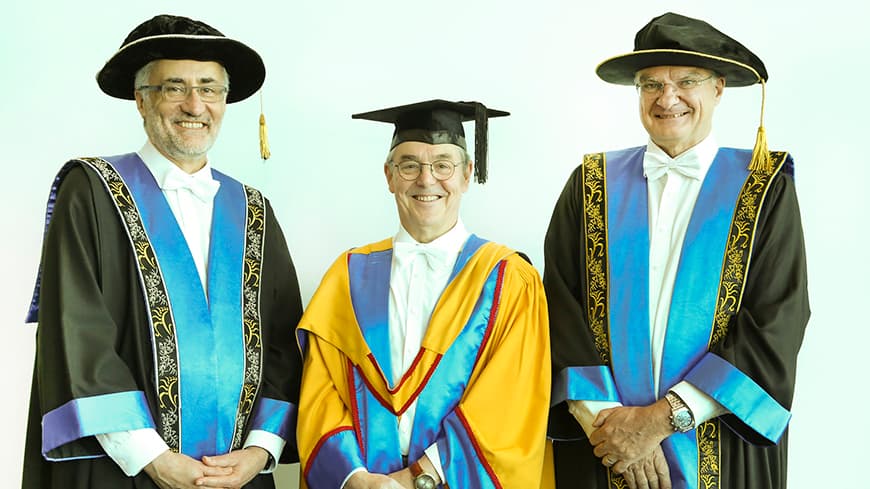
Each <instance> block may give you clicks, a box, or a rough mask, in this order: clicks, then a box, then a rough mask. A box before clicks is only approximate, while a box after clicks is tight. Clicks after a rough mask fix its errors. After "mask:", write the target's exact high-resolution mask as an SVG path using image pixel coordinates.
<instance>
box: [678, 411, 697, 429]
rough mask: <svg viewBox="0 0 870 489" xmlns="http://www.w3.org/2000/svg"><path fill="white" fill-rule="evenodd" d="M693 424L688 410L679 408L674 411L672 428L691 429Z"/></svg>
mask: <svg viewBox="0 0 870 489" xmlns="http://www.w3.org/2000/svg"><path fill="white" fill-rule="evenodd" d="M693 425H694V422H693V420H692V414H691V413H690V412H689V411H687V410H681V411H677V412H676V413H674V428H676V429H678V430H679V431H683V432H685V431H689V430H690V429H692V428H693Z"/></svg>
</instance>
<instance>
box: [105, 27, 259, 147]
mask: <svg viewBox="0 0 870 489" xmlns="http://www.w3.org/2000/svg"><path fill="white" fill-rule="evenodd" d="M156 59H192V60H195V61H214V62H217V63H220V64H221V65H223V67H224V68H225V69H226V70H227V74H228V75H229V77H230V91H229V92H228V93H227V103H228V104H231V103H233V102H238V101H241V100H244V99H246V98H248V97H250V96H251V95H253V94H254V93H256V92H257V90H259V89H260V87H261V86H262V85H263V81H264V80H265V79H266V66H265V64H263V59H262V58H261V57H260V55H259V54H257V52H256V51H254V50H253V49H251V48H250V47H248V46H247V45H245V44H244V43H242V42H240V41H236V40H235V39H230V38H228V37H226V36H224V35H223V34H222V33H221V32H220V31H219V30H217V29H215V28H214V27H212V26H210V25H208V24H206V23H205V22H200V21H198V20H194V19H190V18H187V17H181V16H176V15H158V16H155V17H153V18H151V19H149V20H146V21H145V22H143V23H141V24H139V25H138V26H136V28H135V29H133V31H132V32H130V34H129V35H127V38H126V39H124V42H123V43H121V47H120V48H119V49H118V51H117V52H116V53H115V54H114V55H113V56H112V57H111V58H109V60H108V61H106V64H105V65H104V66H103V68H102V69H101V70H100V71H99V73H97V84H98V85H99V86H100V88H101V89H102V90H103V92H105V93H106V94H108V95H111V96H112V97H117V98H120V99H125V100H133V99H134V98H135V87H134V86H133V84H134V82H135V78H136V72H137V71H139V69H140V68H142V67H143V66H145V65H146V64H148V63H150V62H151V61H154V60H156ZM260 104H261V110H260V112H261V113H260V157H261V158H263V159H267V158H269V156H270V152H269V143H268V137H267V134H266V118H265V116H264V115H263V114H262V99H261V100H260Z"/></svg>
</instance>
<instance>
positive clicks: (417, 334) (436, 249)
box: [342, 219, 470, 487]
mask: <svg viewBox="0 0 870 489" xmlns="http://www.w3.org/2000/svg"><path fill="white" fill-rule="evenodd" d="M469 236H470V233H469V232H468V230H466V228H465V225H464V224H463V223H462V219H459V220H458V221H457V222H456V225H455V226H453V228H452V229H451V230H450V231H447V232H446V233H444V234H443V235H441V236H439V237H438V238H437V239H435V240H433V241H431V242H429V243H418V242H417V241H416V240H414V238H413V237H411V235H410V234H409V233H408V231H406V230H405V228H404V227H401V228H400V229H399V232H398V233H396V235H395V236H394V237H393V261H392V265H391V268H390V305H389V315H390V316H389V331H390V363H391V364H392V372H384V374H385V375H391V376H392V386H395V385H396V384H397V383H398V382H399V380H401V378H402V376H403V375H405V372H407V371H408V368H409V367H411V364H412V363H413V362H414V358H416V356H417V353H418V352H419V351H420V347H421V345H422V344H423V337H424V336H425V335H426V330H427V329H428V327H429V319H430V317H431V316H432V311H433V310H434V309H435V305H436V304H437V302H438V299H439V298H440V297H441V293H442V292H443V291H444V289H445V288H446V287H447V281H448V280H449V279H450V274H451V273H452V272H453V267H454V266H455V265H456V259H457V258H459V252H460V251H462V246H463V245H464V244H465V242H466V241H467V240H468V237H469ZM392 386H391V387H392ZM416 412H417V399H415V400H414V402H412V403H411V405H410V406H409V407H408V409H407V410H406V411H405V412H404V413H403V414H402V415H401V416H399V418H398V420H397V422H398V423H399V448H400V449H401V451H402V455H404V456H407V455H408V450H409V446H410V443H411V429H412V427H413V426H414V415H415V413H416ZM425 454H426V456H427V457H428V458H429V461H430V462H432V465H433V466H434V467H435V471H436V472H437V473H438V476H439V477H441V480H445V479H444V470H443V468H442V466H441V458H440V454H439V451H438V444H437V443H433V444H432V445H430V446H429V447H428V448H427V449H426V450H425ZM360 470H365V469H357V470H355V471H353V472H351V473H350V474H348V476H347V478H345V482H344V483H345V484H346V483H347V480H348V479H349V478H350V476H351V475H353V474H354V473H356V472H358V471H360ZM342 487H344V484H342Z"/></svg>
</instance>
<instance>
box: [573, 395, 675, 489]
mask: <svg viewBox="0 0 870 489" xmlns="http://www.w3.org/2000/svg"><path fill="white" fill-rule="evenodd" d="M670 412H671V411H670V406H669V405H668V404H667V401H665V400H660V401H657V402H655V403H653V404H650V405H649V406H643V407H628V406H622V407H615V408H610V409H604V410H602V411H601V412H599V413H598V416H597V417H596V418H595V421H594V422H593V423H592V426H593V427H594V428H595V431H593V432H592V433H591V434H590V435H589V442H590V443H592V445H593V446H594V447H595V448H594V450H593V452H594V453H595V456H596V457H599V458H601V463H602V464H603V465H604V466H606V467H610V468H611V470H613V471H614V472H616V473H617V474H622V476H623V477H624V478H625V481H626V483H627V484H628V487H629V488H631V489H670V488H671V479H670V471H669V469H668V464H667V460H665V457H664V453H663V452H662V447H661V443H662V441H663V440H664V439H665V438H667V437H668V436H670V435H671V434H673V432H674V431H673V428H672V427H671V423H670V418H669V416H670Z"/></svg>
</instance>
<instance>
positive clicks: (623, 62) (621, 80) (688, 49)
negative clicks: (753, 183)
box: [595, 12, 772, 172]
mask: <svg viewBox="0 0 870 489" xmlns="http://www.w3.org/2000/svg"><path fill="white" fill-rule="evenodd" d="M668 65H669V66H698V67H701V68H706V69H709V70H712V71H714V72H716V73H717V74H719V75H722V76H724V77H725V80H726V86H728V87H746V86H750V85H755V84H756V83H761V123H760V124H759V127H758V137H757V138H756V142H755V148H754V149H753V152H752V162H751V163H750V165H749V168H750V169H752V170H761V171H767V172H770V171H772V168H771V162H770V155H769V153H768V150H767V138H766V136H765V132H764V95H765V93H764V91H765V82H766V81H767V79H768V74H767V69H766V68H765V67H764V63H763V62H762V61H761V59H760V58H759V57H758V56H756V55H755V54H754V53H753V52H752V51H750V50H749V49H747V48H746V46H744V45H743V44H740V43H739V42H737V41H736V40H734V39H733V38H731V37H729V36H727V35H726V34H724V33H722V32H720V31H719V30H718V29H716V28H715V27H713V26H711V25H710V24H708V23H706V22H704V21H702V20H698V19H693V18H691V17H686V16H683V15H679V14H675V13H672V12H668V13H666V14H664V15H660V16H658V17H655V18H654V19H652V20H651V21H649V23H648V24H647V25H645V26H643V28H641V30H639V31H638V32H637V34H636V35H635V37H634V51H632V52H630V53H626V54H622V55H619V56H615V57H613V58H609V59H607V60H605V61H604V62H602V63H601V64H599V65H598V67H597V68H596V69H595V73H596V74H597V75H598V77H599V78H601V79H602V80H604V81H606V82H608V83H614V84H617V85H634V83H635V82H634V76H635V74H636V73H637V72H638V71H639V70H642V69H644V68H649V67H651V66H668Z"/></svg>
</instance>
